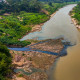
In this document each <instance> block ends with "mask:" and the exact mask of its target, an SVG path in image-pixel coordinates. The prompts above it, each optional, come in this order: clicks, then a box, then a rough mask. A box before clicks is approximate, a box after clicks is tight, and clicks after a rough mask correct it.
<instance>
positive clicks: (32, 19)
mask: <svg viewBox="0 0 80 80" xmlns="http://www.w3.org/2000/svg"><path fill="white" fill-rule="evenodd" d="M44 1H46V2H44ZM68 1H69V2H70V0H7V2H6V3H5V2H1V3H0V80H8V79H5V78H6V77H5V76H8V75H10V73H11V72H12V69H11V67H12V60H11V55H10V53H9V50H8V49H7V47H6V46H5V45H7V46H9V45H14V46H20V47H24V46H26V45H29V44H30V43H31V42H30V41H20V39H21V38H22V37H23V36H24V35H25V34H28V33H29V32H30V31H31V30H32V27H33V26H32V25H36V24H40V23H44V22H46V21H47V20H49V19H50V15H51V14H52V13H54V12H55V11H57V10H58V9H59V8H61V7H63V6H65V5H67V4H70V3H67V4H66V3H63V2H68ZM71 1H74V2H75V1H77V0H71ZM56 2H58V3H56ZM44 10H46V11H47V12H48V14H46V13H45V12H44ZM76 10H77V11H76ZM74 11H75V15H74V17H75V18H76V19H77V20H78V21H79V24H80V15H79V14H80V3H79V4H78V6H77V7H76V8H75V10H74ZM6 73H7V74H6Z"/></svg>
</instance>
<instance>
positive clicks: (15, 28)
mask: <svg viewBox="0 0 80 80" xmlns="http://www.w3.org/2000/svg"><path fill="white" fill-rule="evenodd" d="M7 1H8V3H4V2H2V3H0V9H1V10H0V14H1V15H0V41H1V42H2V43H4V44H5V45H7V46H10V45H13V47H14V46H15V47H17V46H20V47H23V46H26V45H28V44H30V42H29V41H19V39H20V38H21V37H22V36H24V35H25V34H26V33H29V32H30V31H31V29H32V26H33V25H35V24H40V23H43V22H45V21H47V20H48V19H49V15H50V14H52V13H53V12H55V11H56V10H58V8H60V7H62V6H64V5H66V4H65V3H50V2H49V3H42V2H39V1H37V0H30V1H28V0H23V1H18V0H7ZM36 4H37V5H36ZM42 5H43V6H42ZM41 6H42V7H41ZM34 8H36V9H34ZM42 9H43V10H46V11H48V13H49V14H45V12H44V11H42ZM4 13H5V14H4ZM2 14H3V15H2Z"/></svg>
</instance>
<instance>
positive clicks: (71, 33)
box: [21, 4, 80, 80]
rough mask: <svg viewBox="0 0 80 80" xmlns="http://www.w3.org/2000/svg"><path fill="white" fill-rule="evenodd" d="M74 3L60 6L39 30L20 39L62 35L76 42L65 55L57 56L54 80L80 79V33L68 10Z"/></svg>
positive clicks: (65, 38)
mask: <svg viewBox="0 0 80 80" xmlns="http://www.w3.org/2000/svg"><path fill="white" fill-rule="evenodd" d="M74 6H76V4H71V5H68V6H65V7H63V8H61V9H60V10H59V11H57V12H56V14H55V15H54V16H53V17H52V18H51V19H50V20H49V21H47V22H46V23H45V24H44V25H43V26H42V30H41V31H40V32H33V33H30V34H29V35H26V36H25V37H23V38H22V39H21V41H22V40H26V39H33V38H36V37H37V38H38V40H44V39H55V38H60V37H63V38H64V40H65V41H69V42H71V44H73V45H74V44H76V45H75V46H73V47H69V48H68V49H67V53H68V54H67V56H64V57H60V58H58V61H57V63H56V64H55V65H56V67H55V69H54V71H53V76H54V80H80V62H79V61H80V43H79V35H80V33H79V32H78V30H77V29H76V27H75V26H74V24H73V23H72V21H71V17H70V16H69V12H70V11H71V10H72V8H73V7H74Z"/></svg>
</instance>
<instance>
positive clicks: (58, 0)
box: [39, 0, 80, 2]
mask: <svg viewBox="0 0 80 80" xmlns="http://www.w3.org/2000/svg"><path fill="white" fill-rule="evenodd" d="M39 1H48V2H49V1H53V2H75V1H80V0H39Z"/></svg>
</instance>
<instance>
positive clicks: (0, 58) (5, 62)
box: [0, 43, 11, 80]
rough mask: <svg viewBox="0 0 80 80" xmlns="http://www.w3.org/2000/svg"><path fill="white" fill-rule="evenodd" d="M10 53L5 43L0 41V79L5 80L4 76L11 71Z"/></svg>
mask: <svg viewBox="0 0 80 80" xmlns="http://www.w3.org/2000/svg"><path fill="white" fill-rule="evenodd" d="M10 67H11V55H10V53H9V50H8V49H7V47H6V46H5V45H2V44H1V43H0V80H5V78H4V77H5V76H6V75H9V74H10V72H11V69H10Z"/></svg>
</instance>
